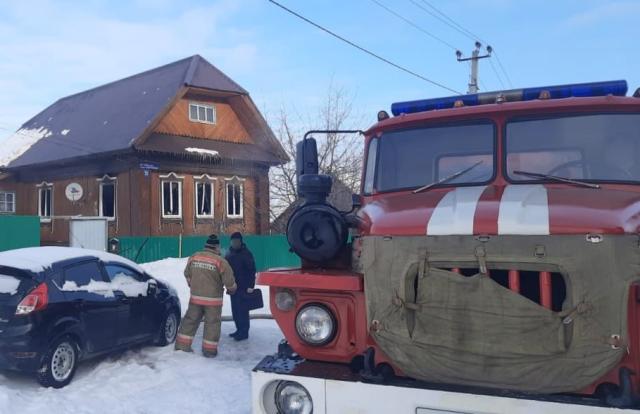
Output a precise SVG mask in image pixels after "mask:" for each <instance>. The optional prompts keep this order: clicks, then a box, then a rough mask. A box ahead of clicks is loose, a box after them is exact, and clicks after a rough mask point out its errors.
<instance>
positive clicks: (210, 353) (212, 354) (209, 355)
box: [202, 350, 218, 358]
mask: <svg viewBox="0 0 640 414" xmlns="http://www.w3.org/2000/svg"><path fill="white" fill-rule="evenodd" d="M202 356H203V357H205V358H215V357H216V356H218V351H205V350H203V351H202Z"/></svg>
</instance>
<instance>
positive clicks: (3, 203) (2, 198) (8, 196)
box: [0, 191, 16, 214]
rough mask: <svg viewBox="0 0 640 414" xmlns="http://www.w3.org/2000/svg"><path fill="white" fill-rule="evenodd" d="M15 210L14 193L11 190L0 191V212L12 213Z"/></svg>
mask: <svg viewBox="0 0 640 414" xmlns="http://www.w3.org/2000/svg"><path fill="white" fill-rule="evenodd" d="M15 212H16V193H14V192H13V191H0V214H12V213H15Z"/></svg>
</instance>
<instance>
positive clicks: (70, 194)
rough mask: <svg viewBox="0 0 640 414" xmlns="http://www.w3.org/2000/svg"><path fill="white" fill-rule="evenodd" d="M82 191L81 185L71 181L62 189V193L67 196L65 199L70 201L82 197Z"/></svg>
mask: <svg viewBox="0 0 640 414" xmlns="http://www.w3.org/2000/svg"><path fill="white" fill-rule="evenodd" d="M83 194H84V191H83V189H82V186H81V185H80V184H78V183H71V184H69V185H67V188H65V189H64V195H65V196H66V197H67V200H69V201H71V202H76V201H78V200H80V199H81V198H82V195H83Z"/></svg>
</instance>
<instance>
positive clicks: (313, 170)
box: [296, 138, 318, 177]
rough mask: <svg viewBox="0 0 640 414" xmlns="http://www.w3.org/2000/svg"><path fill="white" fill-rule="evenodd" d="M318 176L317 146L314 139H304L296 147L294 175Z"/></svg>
mask: <svg viewBox="0 0 640 414" xmlns="http://www.w3.org/2000/svg"><path fill="white" fill-rule="evenodd" d="M305 174H318V145H317V143H316V140H315V138H306V139H303V140H302V141H300V142H298V144H297V145H296V175H297V176H298V177H300V176H301V175H305Z"/></svg>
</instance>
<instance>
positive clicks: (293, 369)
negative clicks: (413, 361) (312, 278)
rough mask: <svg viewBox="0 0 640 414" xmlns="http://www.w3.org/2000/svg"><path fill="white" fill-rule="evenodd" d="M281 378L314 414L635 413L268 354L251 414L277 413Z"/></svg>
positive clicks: (255, 384) (257, 376) (258, 372)
mask: <svg viewBox="0 0 640 414" xmlns="http://www.w3.org/2000/svg"><path fill="white" fill-rule="evenodd" d="M283 381H285V382H286V381H290V382H295V383H297V384H299V385H301V386H302V387H304V388H305V389H306V391H307V393H308V394H309V396H310V397H311V400H312V402H313V413H314V414H324V413H331V414H342V413H345V414H346V413H350V414H353V413H367V414H369V413H385V414H386V413H407V414H475V413H481V414H502V413H508V414H531V413H563V414H574V413H575V414H578V413H579V414H603V413H609V414H611V413H612V412H616V413H624V414H627V413H628V414H631V413H633V414H637V413H640V411H638V410H618V409H614V408H610V407H603V406H600V405H598V402H597V400H594V399H587V398H581V397H576V396H564V395H556V396H545V397H540V396H525V395H519V394H514V393H508V392H500V393H499V392H496V391H487V390H485V392H484V393H483V392H481V391H478V390H474V392H470V391H469V390H467V391H462V390H460V389H459V388H460V387H455V388H457V389H456V390H451V389H449V390H448V389H447V388H454V387H445V386H442V385H434V386H432V387H429V386H427V385H426V384H423V383H420V384H418V383H414V382H412V381H406V380H398V381H394V382H393V383H392V384H389V385H379V384H370V383H365V382H362V381H360V380H359V376H358V375H357V374H354V373H353V372H352V371H351V370H350V368H349V367H348V366H346V365H342V364H330V363H319V362H311V361H302V360H297V361H296V360H293V361H292V360H290V359H287V358H282V357H278V356H268V357H266V358H265V359H263V360H262V362H260V364H258V366H256V368H255V369H254V371H253V373H252V404H253V413H254V414H279V412H278V410H277V408H276V403H275V401H276V398H277V396H276V393H277V388H278V387H277V386H278V384H280V383H281V382H283Z"/></svg>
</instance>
